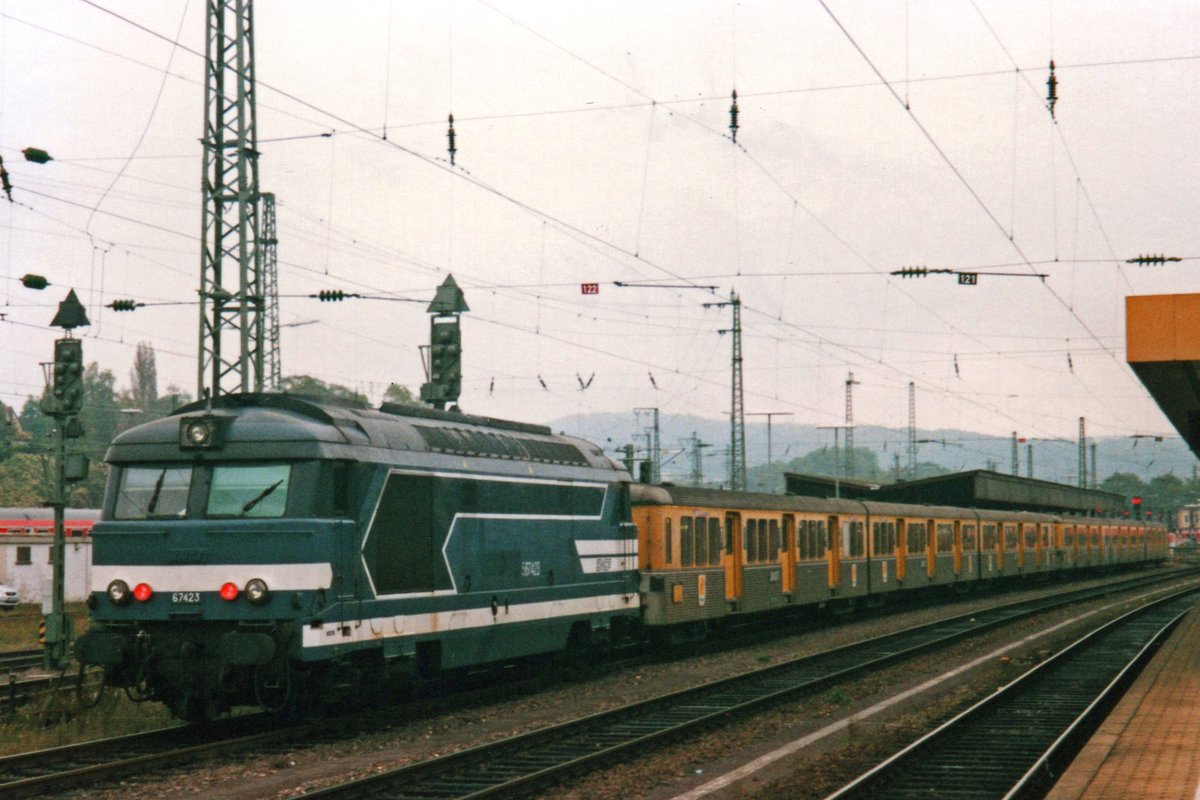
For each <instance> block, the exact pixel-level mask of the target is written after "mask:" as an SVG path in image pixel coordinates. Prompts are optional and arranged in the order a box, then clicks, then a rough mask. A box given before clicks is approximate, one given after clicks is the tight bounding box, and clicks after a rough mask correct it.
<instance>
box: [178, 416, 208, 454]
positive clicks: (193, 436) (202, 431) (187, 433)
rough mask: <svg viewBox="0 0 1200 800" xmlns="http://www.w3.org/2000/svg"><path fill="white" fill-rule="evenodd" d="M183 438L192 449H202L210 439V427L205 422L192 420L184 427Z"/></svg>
mask: <svg viewBox="0 0 1200 800" xmlns="http://www.w3.org/2000/svg"><path fill="white" fill-rule="evenodd" d="M183 437H184V439H186V440H187V443H188V444H190V445H191V446H192V447H204V446H205V445H206V444H208V442H209V440H210V439H212V427H211V426H210V425H209V424H208V422H207V421H206V420H193V421H191V422H189V423H187V425H186V426H185V427H184V429H183Z"/></svg>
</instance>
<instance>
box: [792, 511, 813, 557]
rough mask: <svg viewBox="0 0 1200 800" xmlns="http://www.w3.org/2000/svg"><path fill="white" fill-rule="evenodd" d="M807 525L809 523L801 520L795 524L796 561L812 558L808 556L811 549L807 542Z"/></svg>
mask: <svg viewBox="0 0 1200 800" xmlns="http://www.w3.org/2000/svg"><path fill="white" fill-rule="evenodd" d="M808 525H809V522H808V520H806V519H802V520H800V521H799V522H797V523H796V560H797V561H807V560H808V559H810V558H812V556H811V555H809V552H810V550H811V549H812V548H811V547H810V544H809V541H808Z"/></svg>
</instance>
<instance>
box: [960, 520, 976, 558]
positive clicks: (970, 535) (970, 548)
mask: <svg viewBox="0 0 1200 800" xmlns="http://www.w3.org/2000/svg"><path fill="white" fill-rule="evenodd" d="M962 549H963V552H964V553H974V552H975V526H974V525H963V527H962Z"/></svg>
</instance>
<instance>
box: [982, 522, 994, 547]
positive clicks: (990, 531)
mask: <svg viewBox="0 0 1200 800" xmlns="http://www.w3.org/2000/svg"><path fill="white" fill-rule="evenodd" d="M996 544H997V542H996V526H995V525H984V526H983V552H985V553H994V552H996Z"/></svg>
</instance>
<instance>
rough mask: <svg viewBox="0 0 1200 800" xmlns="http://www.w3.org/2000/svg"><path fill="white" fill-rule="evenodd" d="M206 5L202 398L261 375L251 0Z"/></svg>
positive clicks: (213, 0) (259, 382)
mask: <svg viewBox="0 0 1200 800" xmlns="http://www.w3.org/2000/svg"><path fill="white" fill-rule="evenodd" d="M206 5H207V9H208V13H207V28H206V30H207V35H206V58H205V69H204V73H205V81H204V135H203V137H202V138H201V144H202V146H203V148H204V172H203V178H202V188H203V192H204V202H203V210H202V212H201V224H200V229H201V230H200V233H201V236H200V238H201V254H200V270H201V275H200V363H199V371H198V381H197V383H198V385H197V388H198V393H199V396H201V397H204V396H205V395H206V394H209V393H211V394H212V395H214V396H215V395H220V394H229V393H231V392H239V391H240V392H248V391H261V390H262V387H263V379H264V374H263V351H264V336H263V305H264V304H263V283H262V275H261V272H260V262H259V259H258V257H257V255H256V250H257V247H258V242H259V219H258V199H259V198H258V136H257V132H256V121H255V118H256V114H255V80H254V35H253V31H254V26H253V14H252V10H251V9H252V5H253V4H252V2H251V0H207V3H206Z"/></svg>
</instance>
